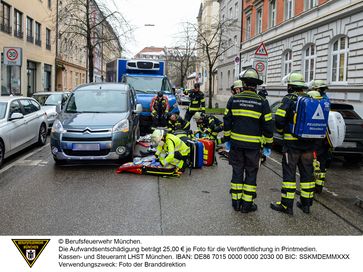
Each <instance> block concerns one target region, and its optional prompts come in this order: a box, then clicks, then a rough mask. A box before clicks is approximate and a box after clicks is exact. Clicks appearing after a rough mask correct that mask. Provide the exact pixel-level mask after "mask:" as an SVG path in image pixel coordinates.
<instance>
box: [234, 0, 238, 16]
mask: <svg viewBox="0 0 363 272" xmlns="http://www.w3.org/2000/svg"><path fill="white" fill-rule="evenodd" d="M234 11H235V13H236V15H235V16H236V19H238V2H236V3H234Z"/></svg>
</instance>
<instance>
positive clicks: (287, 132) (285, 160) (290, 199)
mask: <svg viewBox="0 0 363 272" xmlns="http://www.w3.org/2000/svg"><path fill="white" fill-rule="evenodd" d="M286 79H287V92H288V94H287V95H285V97H284V98H283V100H282V104H281V106H280V107H279V108H278V110H277V111H276V114H275V126H276V130H277V132H279V133H280V134H282V135H283V139H284V141H283V147H282V152H283V156H282V174H283V180H282V187H281V201H279V202H272V203H271V204H270V207H271V208H272V209H273V210H276V211H279V212H283V213H287V214H290V215H292V214H293V204H294V198H295V191H296V168H299V173H300V191H301V193H300V201H297V203H296V204H297V207H298V208H300V209H301V210H302V211H303V212H304V213H309V212H310V206H311V205H312V204H313V196H314V189H315V182H314V176H313V151H314V140H309V139H302V138H297V137H295V136H294V135H293V134H292V131H291V127H292V125H293V124H294V120H295V118H296V114H295V108H296V103H297V99H298V97H299V96H305V95H306V94H305V93H304V90H305V89H306V88H307V87H306V85H305V82H304V77H303V75H302V74H301V73H298V72H292V73H290V74H289V75H287V76H286Z"/></svg>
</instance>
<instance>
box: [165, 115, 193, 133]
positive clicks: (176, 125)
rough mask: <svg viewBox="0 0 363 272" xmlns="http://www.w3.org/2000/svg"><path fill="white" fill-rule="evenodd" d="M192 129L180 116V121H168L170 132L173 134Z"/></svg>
mask: <svg viewBox="0 0 363 272" xmlns="http://www.w3.org/2000/svg"><path fill="white" fill-rule="evenodd" d="M189 129H190V123H189V122H188V121H185V120H184V119H183V118H181V117H180V116H179V117H178V119H176V121H175V122H173V121H171V120H170V119H169V120H168V130H169V132H171V133H174V132H175V131H177V130H185V131H186V130H189Z"/></svg>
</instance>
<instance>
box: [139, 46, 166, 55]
mask: <svg viewBox="0 0 363 272" xmlns="http://www.w3.org/2000/svg"><path fill="white" fill-rule="evenodd" d="M140 54H149V55H165V51H164V48H163V47H154V46H151V47H145V48H144V49H142V50H141V51H140V52H139V53H137V54H136V55H135V56H138V55H140Z"/></svg>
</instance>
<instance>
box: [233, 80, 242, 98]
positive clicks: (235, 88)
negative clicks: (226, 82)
mask: <svg viewBox="0 0 363 272" xmlns="http://www.w3.org/2000/svg"><path fill="white" fill-rule="evenodd" d="M242 91H243V85H242V80H236V81H235V82H234V83H233V85H232V87H231V92H232V95H235V94H239V93H240V92H242Z"/></svg>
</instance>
